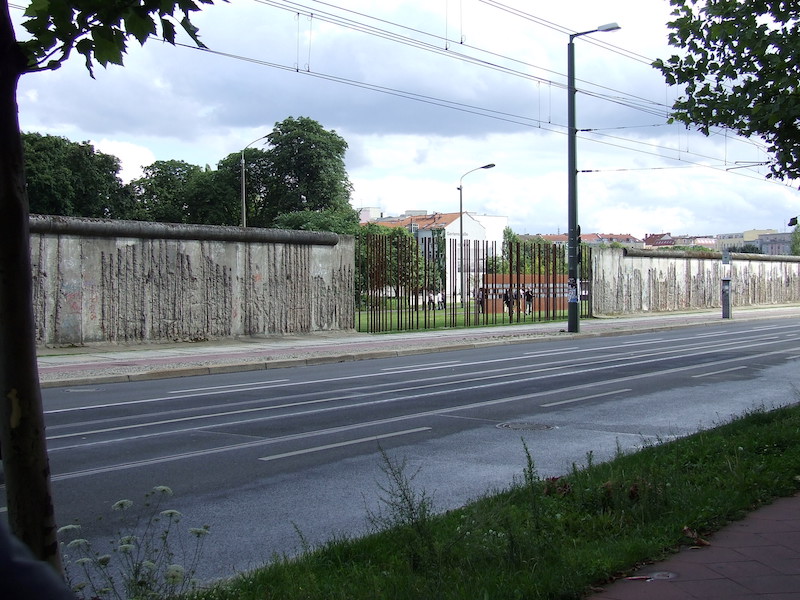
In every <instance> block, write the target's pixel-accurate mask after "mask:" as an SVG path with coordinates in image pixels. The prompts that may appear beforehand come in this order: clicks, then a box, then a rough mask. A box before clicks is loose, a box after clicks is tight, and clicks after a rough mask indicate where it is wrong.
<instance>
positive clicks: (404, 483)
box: [192, 406, 800, 600]
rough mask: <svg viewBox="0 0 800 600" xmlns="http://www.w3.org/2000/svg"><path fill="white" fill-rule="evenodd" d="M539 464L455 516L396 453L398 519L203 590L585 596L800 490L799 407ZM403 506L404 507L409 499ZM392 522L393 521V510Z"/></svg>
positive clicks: (251, 595)
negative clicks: (630, 448)
mask: <svg viewBox="0 0 800 600" xmlns="http://www.w3.org/2000/svg"><path fill="white" fill-rule="evenodd" d="M522 451H524V452H525V454H526V455H527V458H528V463H527V467H526V468H525V469H524V471H523V473H522V474H521V476H520V477H519V478H518V480H516V481H514V482H513V483H512V485H510V486H509V488H508V489H507V490H505V491H503V492H501V493H498V494H496V495H492V496H490V497H485V498H483V499H481V500H479V501H476V502H474V503H472V504H469V505H467V506H465V507H463V508H460V509H457V510H452V511H448V512H447V513H445V514H441V515H435V514H432V512H431V511H430V510H429V509H430V505H429V503H430V498H429V496H427V495H426V494H425V493H424V492H423V493H419V492H414V490H413V489H412V487H411V482H412V480H413V475H412V476H411V477H409V476H407V474H406V473H405V462H404V461H400V462H392V461H391V459H390V458H389V457H387V456H385V455H384V460H385V461H387V468H385V469H384V473H385V474H386V475H387V477H388V478H389V481H390V483H389V484H388V485H386V486H385V487H384V486H381V489H382V490H384V492H388V493H389V497H388V498H384V502H385V504H386V505H387V506H388V507H389V508H390V509H391V510H390V511H389V513H388V515H389V516H388V517H387V518H386V519H377V521H379V522H381V523H382V525H386V526H388V527H389V528H388V529H385V530H383V531H377V532H375V533H374V534H372V535H369V536H367V537H364V538H360V539H352V540H336V541H331V542H329V543H328V544H326V545H325V546H324V547H322V548H319V549H316V550H314V551H311V552H308V553H306V554H305V555H303V556H302V557H300V558H292V559H289V558H284V559H276V560H275V561H274V563H273V564H271V565H269V566H266V567H264V568H262V569H259V570H256V571H253V572H250V573H246V574H243V575H241V576H239V577H237V578H235V579H232V580H230V581H227V582H224V583H220V584H218V585H216V586H214V587H212V588H210V589H207V590H203V591H202V592H199V593H197V594H195V595H193V596H192V598H193V599H194V600H229V599H230V600H233V599H236V600H251V599H252V600H255V599H259V600H266V599H292V600H293V599H314V600H317V599H322V598H341V599H360V598H364V599H367V598H368V599H374V598H387V599H422V598H425V599H427V598H448V599H456V598H459V599H460V598H463V599H468V600H476V599H478V600H481V599H491V598H503V599H507V598H520V599H521V598H525V599H537V598H541V599H568V598H572V599H574V598H582V597H584V596H585V595H586V594H587V593H588V592H589V591H590V590H591V588H592V586H596V585H602V583H604V582H606V581H608V580H610V579H613V578H614V577H616V576H619V575H620V574H624V573H625V572H628V571H629V570H631V569H632V568H633V567H635V566H636V565H638V564H641V563H643V562H647V561H650V560H657V559H659V558H663V557H664V556H666V555H668V554H669V553H670V552H672V551H674V550H676V549H677V548H679V547H680V546H681V544H687V543H691V541H692V540H691V539H689V538H686V537H685V534H684V530H685V528H687V527H688V528H689V529H692V530H694V531H695V532H697V533H698V534H699V535H703V536H704V535H708V534H709V533H711V532H713V531H715V530H717V529H719V528H720V527H721V526H723V525H725V524H726V523H728V522H730V521H731V520H735V519H738V518H741V517H743V516H744V515H745V514H746V513H747V512H748V511H750V510H753V509H754V508H756V507H758V506H759V505H762V504H764V503H767V502H769V501H771V500H772V499H774V498H776V497H779V496H786V495H791V494H793V493H795V492H796V491H797V490H798V489H800V481H799V477H800V407H798V406H790V407H785V408H780V409H776V410H771V411H767V410H758V411H754V412H751V413H749V414H747V415H745V416H743V417H742V418H740V419H737V420H735V421H732V422H730V423H727V424H724V425H721V426H719V427H717V428H715V429H711V430H706V431H702V432H699V433H696V434H695V435H692V436H690V437H686V438H681V439H679V440H676V441H671V442H668V443H660V444H652V445H647V446H646V447H645V448H643V449H642V450H640V451H637V452H635V453H629V454H624V453H622V452H618V453H617V456H616V457H615V458H614V459H613V460H611V461H608V462H604V463H599V464H595V463H594V462H593V461H592V457H591V454H590V455H588V456H587V465H586V466H585V467H582V468H578V467H573V469H572V471H571V472H570V473H568V474H567V475H565V476H563V477H558V478H549V479H541V478H540V477H539V476H538V475H537V473H536V470H535V465H534V462H533V459H532V458H531V457H530V455H528V454H527V448H524V444H523V448H521V452H522ZM398 506H399V507H400V509H398V508H397V507H398ZM387 519H388V520H387Z"/></svg>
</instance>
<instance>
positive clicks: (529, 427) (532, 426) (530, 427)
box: [497, 423, 553, 431]
mask: <svg viewBox="0 0 800 600" xmlns="http://www.w3.org/2000/svg"><path fill="white" fill-rule="evenodd" d="M497 427H498V428H499V429H512V430H514V431H545V430H547V429H553V426H552V425H545V424H544V423H500V424H499V425H498V426H497Z"/></svg>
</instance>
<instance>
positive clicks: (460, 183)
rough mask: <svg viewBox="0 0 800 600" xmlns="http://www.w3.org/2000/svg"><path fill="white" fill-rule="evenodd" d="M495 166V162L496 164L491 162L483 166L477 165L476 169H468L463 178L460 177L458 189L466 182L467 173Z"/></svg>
mask: <svg viewBox="0 0 800 600" xmlns="http://www.w3.org/2000/svg"><path fill="white" fill-rule="evenodd" d="M494 166H495V164H494V163H489V164H488V165H483V166H482V167H475V168H474V169H470V170H469V171H467V172H466V173H464V174H463V175H462V176H461V179H459V180H458V189H459V190H460V189H461V185H462V184H463V182H464V177H466V176H467V175H469V174H470V173H473V172H475V171H480V170H481V169H493V168H494Z"/></svg>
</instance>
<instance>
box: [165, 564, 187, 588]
mask: <svg viewBox="0 0 800 600" xmlns="http://www.w3.org/2000/svg"><path fill="white" fill-rule="evenodd" d="M185 572H186V571H185V570H184V568H183V567H182V566H181V565H169V566H168V567H167V570H166V571H165V572H164V579H165V580H166V582H167V583H169V584H170V585H177V584H179V583H180V582H181V581H183V576H184V574H185Z"/></svg>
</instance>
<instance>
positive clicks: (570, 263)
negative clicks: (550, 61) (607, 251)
mask: <svg viewBox="0 0 800 600" xmlns="http://www.w3.org/2000/svg"><path fill="white" fill-rule="evenodd" d="M617 29H620V26H619V25H617V24H616V23H608V24H606V25H600V27H598V28H597V29H592V30H590V31H581V32H580V33H572V34H570V36H569V44H568V45H567V176H568V179H567V213H568V215H567V221H568V223H567V228H568V230H569V238H568V242H567V244H568V245H567V276H568V278H569V281H568V284H567V288H568V289H567V294H568V298H567V331H569V332H570V333H578V331H580V323H579V319H580V312H581V310H580V308H581V304H580V279H579V277H578V253H579V245H580V240H579V239H578V171H577V152H576V149H575V141H576V137H577V133H578V130H577V129H576V127H575V43H574V42H575V38H577V37H580V36H582V35H588V34H590V33H596V32H598V31H616V30H617Z"/></svg>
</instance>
